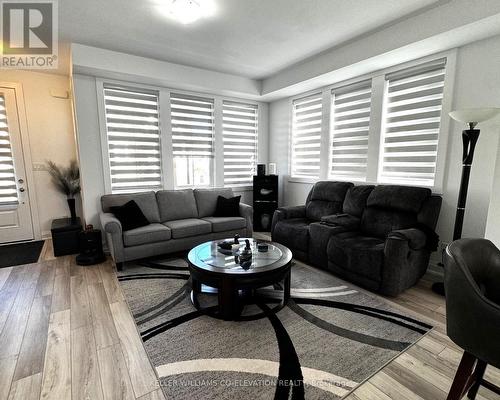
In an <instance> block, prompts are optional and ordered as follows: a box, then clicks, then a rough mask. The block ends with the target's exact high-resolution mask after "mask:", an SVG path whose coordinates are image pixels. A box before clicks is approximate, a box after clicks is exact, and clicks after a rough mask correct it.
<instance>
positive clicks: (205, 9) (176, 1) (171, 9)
mask: <svg viewBox="0 0 500 400" xmlns="http://www.w3.org/2000/svg"><path fill="white" fill-rule="evenodd" d="M158 5H159V9H160V11H161V12H162V13H163V14H164V15H166V16H168V17H169V18H172V19H174V20H176V21H178V22H180V23H181V24H185V25H188V24H192V23H193V22H195V21H198V20H199V19H201V18H204V17H209V16H211V15H212V14H213V13H214V10H215V7H214V3H213V0H167V1H165V0H163V1H161V3H159V4H158Z"/></svg>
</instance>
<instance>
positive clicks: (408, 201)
mask: <svg viewBox="0 0 500 400" xmlns="http://www.w3.org/2000/svg"><path fill="white" fill-rule="evenodd" d="M431 194H432V192H431V190H430V189H428V188H421V187H413V186H396V185H380V186H377V187H376V188H375V189H373V190H372V192H371V193H370V195H369V196H368V199H367V201H366V205H367V206H368V207H379V208H387V209H392V210H398V211H405V212H410V213H418V212H419V211H420V209H421V208H422V204H423V202H424V201H425V200H426V199H427V198H428V197H430V195H431Z"/></svg>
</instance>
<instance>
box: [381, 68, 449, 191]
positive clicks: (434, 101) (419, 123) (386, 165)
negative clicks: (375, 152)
mask: <svg viewBox="0 0 500 400" xmlns="http://www.w3.org/2000/svg"><path fill="white" fill-rule="evenodd" d="M445 63H446V60H445V59H440V60H436V61H433V62H430V63H426V64H422V65H419V66H417V67H414V68H409V69H405V70H401V71H398V72H395V73H391V74H388V75H386V80H387V93H386V96H387V97H386V106H385V107H386V109H385V124H384V125H385V129H384V131H383V132H382V134H383V142H382V146H383V148H382V153H381V155H382V157H381V160H380V163H381V167H380V173H379V181H381V182H385V183H401V184H415V185H420V186H433V185H434V179H435V173H436V160H437V150H438V140H439V129H440V121H441V107H442V101H443V91H444V79H445Z"/></svg>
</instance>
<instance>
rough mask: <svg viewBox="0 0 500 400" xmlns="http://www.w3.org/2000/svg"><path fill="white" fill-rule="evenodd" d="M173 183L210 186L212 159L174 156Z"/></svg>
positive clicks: (178, 185) (180, 185)
mask: <svg viewBox="0 0 500 400" xmlns="http://www.w3.org/2000/svg"><path fill="white" fill-rule="evenodd" d="M174 170H175V185H176V186H177V187H182V186H210V184H211V171H212V159H211V158H192V157H176V158H174Z"/></svg>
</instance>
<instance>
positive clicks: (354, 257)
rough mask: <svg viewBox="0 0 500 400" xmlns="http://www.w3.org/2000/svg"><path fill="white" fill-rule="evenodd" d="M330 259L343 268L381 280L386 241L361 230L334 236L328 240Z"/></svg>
mask: <svg viewBox="0 0 500 400" xmlns="http://www.w3.org/2000/svg"><path fill="white" fill-rule="evenodd" d="M327 253H328V260H329V261H330V262H332V263H334V264H336V265H338V266H341V267H342V268H343V269H346V270H348V271H352V272H354V273H356V274H359V275H362V276H364V277H366V278H369V279H371V280H374V281H377V282H380V281H381V279H382V267H383V264H384V241H383V240H381V239H378V238H374V237H367V236H364V235H362V234H361V233H359V232H345V233H339V234H338V235H335V236H332V237H331V238H330V241H329V242H328V250H327Z"/></svg>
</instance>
